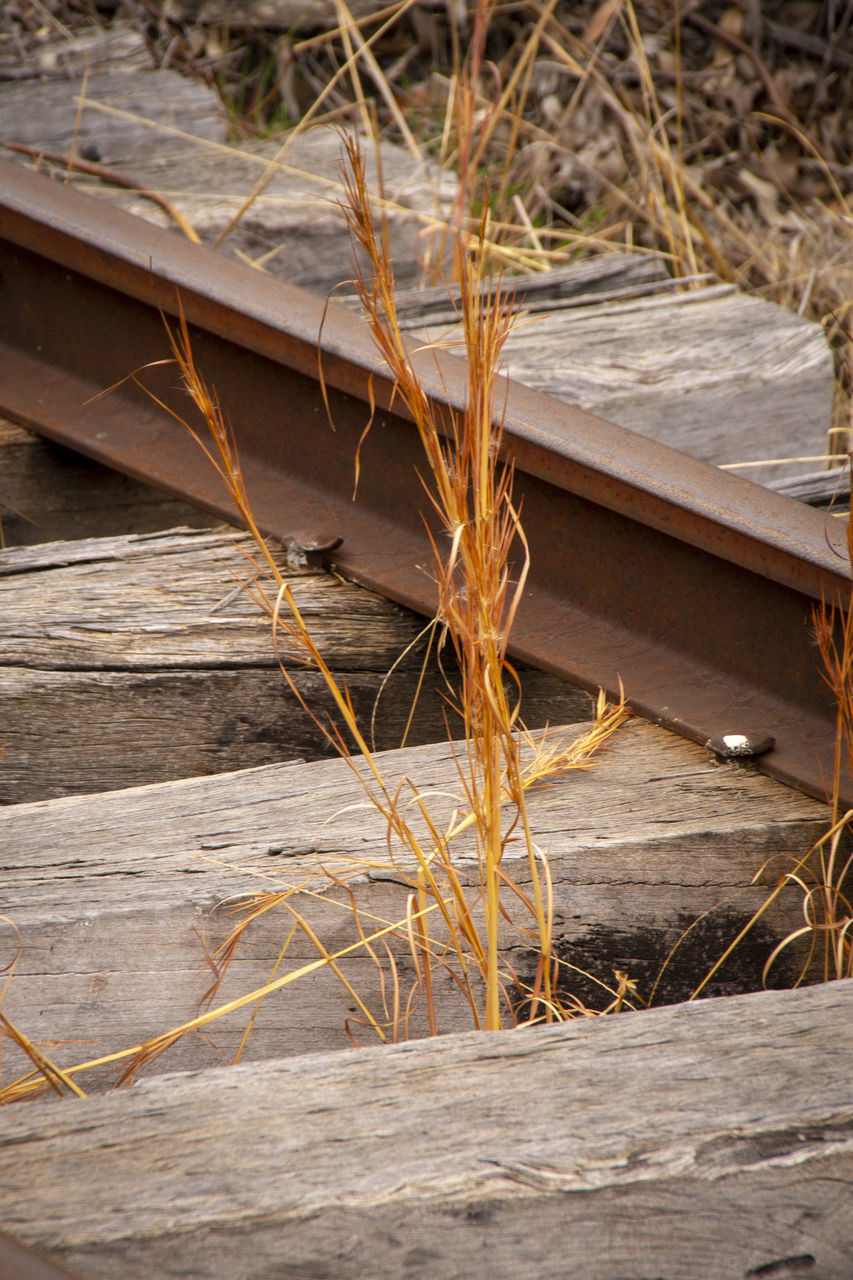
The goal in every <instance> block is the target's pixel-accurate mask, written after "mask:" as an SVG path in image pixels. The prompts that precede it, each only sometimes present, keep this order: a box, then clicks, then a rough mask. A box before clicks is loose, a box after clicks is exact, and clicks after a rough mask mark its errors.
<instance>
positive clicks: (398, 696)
mask: <svg viewBox="0 0 853 1280" xmlns="http://www.w3.org/2000/svg"><path fill="white" fill-rule="evenodd" d="M245 553H248V554H250V555H252V556H254V558H255V562H256V561H257V551H256V550H255V549H254V547H253V545H252V543H251V539H250V538H248V537H247V536H246V535H244V534H238V533H236V532H235V531H221V530H220V531H216V532H214V531H202V530H196V531H193V530H189V529H184V530H178V531H172V532H168V533H162V534H147V535H141V536H140V535H131V536H129V537H125V538H96V539H89V540H81V541H77V542H57V543H52V544H46V545H39V546H35V547H32V548H21V547H18V548H13V549H11V550H8V551H0V616H2V618H3V626H2V631H0V725H2V732H3V738H4V740H5V743H6V747H5V751H4V754H3V757H2V760H0V803H2V802H5V803H21V802H24V801H31V800H41V799H48V798H50V797H54V796H59V795H72V794H80V793H87V792H92V791H102V790H107V789H112V788H117V787H127V786H135V785H138V784H142V783H149V782H163V781H167V780H170V779H173V778H183V777H188V776H191V775H199V774H207V773H217V772H224V771H226V770H229V769H236V768H241V767H242V768H247V767H250V766H252V765H259V764H268V763H272V762H276V761H280V760H292V759H296V758H306V759H316V758H318V757H324V756H325V757H328V756H329V755H330V754H333V753H332V752H331V750H330V748H329V745H328V742H327V741H326V739H325V738H324V736H323V734H322V733H321V731H320V730H319V728H318V727H317V725H316V724H315V722H314V721H313V720H312V719H311V716H310V715H308V714H307V713H306V712H305V711H304V710H303V709H302V708H301V707H300V706H299V704H298V701H297V699H296V697H295V696H294V695H293V693H291V692H290V691H289V690H288V688H287V685H286V683H285V681H284V678H283V676H282V674H281V670H280V668H279V663H278V657H277V655H276V648H275V645H274V643H273V639H272V628H271V625H270V619H269V618H268V617H267V615H266V614H264V613H263V611H262V610H261V608H260V607H259V606H258V605H257V604H256V603H255V602H254V601H253V600H252V599H251V598H250V596H249V594H248V592H247V591H245V590H243V589H242V587H241V585H240V584H241V582H245V583H246V584H247V585H249V586H251V583H252V579H253V577H254V576H256V574H257V572H258V570H257V566H256V563H254V564H253V562H252V561H251V560H249V559H247V554H245ZM277 556H278V561H279V564H280V567H281V569H282V572H283V573H284V574H285V575H286V576H287V578H288V580H289V581H290V582H291V584H292V586H293V590H294V594H295V597H296V600H297V602H298V604H299V608H300V610H301V611H302V613H303V615H304V617H305V619H306V622H307V623H308V625H309V626H310V628H311V632H312V635H313V637H314V640H315V642H316V643H317V645H318V647H319V649H320V652H321V653H322V654H323V656H324V658H325V660H326V661H327V662H328V663H329V664H330V666H331V667H332V669H333V671H334V672H335V673H336V676H337V678H338V679H339V680H340V681H341V682H343V683H345V684H346V686H347V687H348V688H349V690H350V693H351V696H352V699H353V703H354V705H355V707H356V710H357V712H358V714H359V717H360V720H361V722H362V726H363V730H364V733H365V734H366V736H367V738H368V741H370V740H373V741H374V742H375V744H376V746H377V747H378V749H380V750H382V749H386V748H390V747H396V746H399V744H400V743H401V742H402V741H403V739H404V735H405V734H406V725H407V722H408V720H409V716H410V713H413V714H412V722H411V725H410V727H409V732H408V739H407V740H408V741H409V742H410V743H412V744H418V743H424V742H435V741H437V740H439V739H445V740H446V738H447V734H448V726H449V728H450V732H451V733H452V732H453V731H454V727H456V726H458V718H457V717H456V716H455V715H454V713H453V712H452V711H451V710H450V709H449V707H448V702H447V698H446V696H445V695H446V693H447V691H448V685H447V683H446V676H447V674H450V675H452V672H453V660H452V655H451V654H450V652H449V646H447V648H446V649H444V651H443V652H442V654H441V657H440V658H438V657H437V656H436V655H437V653H438V650H439V648H440V646H441V642H442V637H441V633H440V630H439V631H438V632H437V633H436V634H434V635H433V637H432V641H433V643H432V645H431V646H430V645H429V643H428V637H427V635H426V634H425V633H424V627H425V622H424V619H422V618H420V617H418V616H417V615H415V614H413V613H411V612H410V611H408V610H406V609H401V608H399V607H398V606H397V605H394V604H391V603H390V602H389V601H387V600H384V599H383V598H382V597H380V596H377V595H375V594H374V593H373V592H370V591H364V590H362V589H361V588H360V587H357V586H355V585H353V584H351V583H347V582H344V581H343V580H342V579H341V578H339V577H337V576H336V575H335V574H333V573H327V572H322V571H320V570H318V571H315V572H305V571H301V570H298V569H288V566H287V563H286V557H285V556H284V554H283V553H282V552H278V553H277ZM266 586H267V589H268V591H269V592H270V598H271V599H272V600H273V601H274V599H275V586H274V584H273V583H272V579H271V576H270V577H269V581H267V583H266ZM280 641H281V647H280V653H281V656H282V658H283V659H284V661H285V662H286V663H287V665H288V668H289V670H290V671H291V672H292V674H293V676H294V679H295V681H296V684H297V686H298V688H299V689H300V691H301V692H302V694H303V696H304V697H305V698H306V700H307V701H308V704H309V706H310V707H311V708H312V710H313V711H314V712H315V713H316V714H317V715H319V716H321V717H322V716H323V715H325V714H326V713H327V712H329V711H332V710H333V704H332V702H331V699H330V698H329V697H328V696H326V695H325V692H324V687H323V682H322V679H321V678H320V677H319V676H318V675H317V674H316V673H315V672H312V671H310V670H308V669H306V668H305V667H304V666H302V665H300V664H299V663H298V662H293V661H291V660H290V655H289V654H288V649H287V645H286V643H285V641H284V638H283V637H280ZM426 659H429V660H428V661H426V665H425V660H426ZM443 671H444V673H445V674H443ZM422 673H423V680H421V676H422ZM521 675H522V681H523V688H524V714H525V719H526V721H527V723H528V724H530V725H531V726H541V725H543V724H545V723H546V722H547V721H549V720H550V721H551V722H552V723H553V722H557V723H569V722H572V721H578V720H585V719H588V718H589V717H590V714H591V708H592V701H591V699H590V697H589V695H588V694H586V693H584V692H582V691H581V690H579V689H575V688H573V687H572V686H571V685H569V684H567V683H566V682H565V681H563V680H560V679H558V678H557V677H555V676H550V675H547V674H545V673H544V672H541V671H535V670H533V669H532V668H529V667H523V666H522V667H521ZM419 685H420V690H421V691H420V694H418V688H419ZM413 709H414V710H413Z"/></svg>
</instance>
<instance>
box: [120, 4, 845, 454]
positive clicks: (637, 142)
mask: <svg viewBox="0 0 853 1280" xmlns="http://www.w3.org/2000/svg"><path fill="white" fill-rule="evenodd" d="M139 7H140V8H142V6H139ZM277 8H278V9H279V10H280V12H281V13H282V22H283V23H285V24H286V25H287V24H288V7H287V6H285V5H284V4H282V5H278V6H277V5H275V4H272V5H270V4H268V5H265V6H261V5H252V4H245V5H243V6H234V5H232V6H219V9H221V10H222V14H221V15H220V16H224V14H225V12H226V11H228V10H230V12H231V14H232V15H233V14H234V12H235V10H240V11H241V12H242V13H245V14H246V15H247V17H248V18H251V14H252V12H253V11H255V12H257V11H260V10H261V9H263V11H264V12H266V13H272V12H274V11H275V10H276V9H277ZM303 8H305V7H303ZM145 9H146V11H147V14H148V16H149V23H148V27H147V30H148V32H149V36H150V38H151V41H152V48H153V50H154V52H155V55H156V56H157V57H159V58H160V59H168V60H170V61H171V62H173V63H174V62H177V63H181V62H182V63H183V64H184V65H186V66H187V68H188V69H191V70H192V71H194V72H195V73H197V74H200V75H204V76H206V77H207V78H209V79H211V80H212V81H213V82H214V83H215V84H216V85H217V87H218V88H219V90H220V92H221V94H222V96H223V99H224V101H225V102H226V103H228V104H229V106H230V109H231V111H232V116H233V120H234V124H235V128H240V129H244V130H250V131H252V130H254V131H257V130H267V131H268V130H270V129H275V128H279V127H281V126H282V125H288V124H289V125H292V124H293V123H294V122H295V121H297V120H301V119H303V118H304V117H305V115H306V113H307V112H309V111H311V110H312V109H313V108H314V104H315V103H317V101H318V100H319V99H321V98H322V107H321V112H322V114H324V115H325V117H326V118H330V117H331V118H334V119H336V120H339V121H341V120H344V121H345V120H347V119H348V118H350V119H351V118H352V115H353V113H354V112H358V113H359V114H360V115H361V116H362V117H364V118H370V119H375V120H376V121H377V122H378V127H379V129H380V131H381V133H382V134H383V135H384V136H387V137H390V138H392V139H393V140H395V141H398V142H400V143H401V144H402V145H404V146H407V147H409V148H410V149H413V150H415V151H417V153H418V154H420V155H422V156H428V157H430V158H433V159H436V160H438V161H439V162H440V164H441V165H442V166H443V167H445V168H448V169H450V170H451V171H453V172H454V173H455V174H456V175H457V176H458V177H459V179H460V182H461V191H462V199H463V201H465V202H467V211H468V212H471V213H474V214H477V213H478V212H479V208H480V203H481V201H482V199H483V197H484V178H485V176H486V175H488V187H489V190H488V195H487V197H486V198H487V199H488V201H489V203H490V206H491V216H492V229H491V235H492V237H493V238H494V239H495V241H496V242H497V243H499V244H502V245H505V246H511V247H513V248H515V249H517V250H518V251H519V259H518V262H519V265H521V266H523V267H525V268H526V269H528V270H530V269H536V268H542V267H545V266H550V265H554V264H559V263H562V262H565V261H567V260H569V259H571V258H573V257H575V256H577V255H579V254H584V253H589V252H600V251H604V250H606V249H608V248H612V247H614V246H619V245H623V246H624V245H627V246H630V247H640V248H643V249H647V250H650V251H654V252H656V253H659V254H662V255H664V256H665V258H666V259H667V260H668V262H669V264H670V267H671V270H672V271H673V273H674V274H679V275H688V276H689V275H695V274H697V273H699V272H704V271H710V272H712V273H714V274H715V275H717V276H719V277H722V278H723V279H726V280H731V281H733V282H735V283H737V284H738V285H740V286H741V287H743V288H745V289H747V290H750V291H753V292H756V293H758V294H760V295H761V296H762V297H764V298H766V299H769V300H772V301H775V302H779V303H781V304H783V305H785V306H787V307H790V308H791V309H793V310H795V311H797V312H798V313H800V314H802V315H806V316H808V317H809V318H811V319H814V320H817V321H819V322H820V323H821V324H822V325H823V327H824V329H825V331H826V334H827V337H828V339H829V341H830V343H831V344H832V346H833V350H834V352H835V356H836V362H837V371H838V387H839V402H838V405H837V412H836V423H835V425H836V427H838V428H845V427H849V426H850V397H849V393H850V387H851V378H853V356H852V355H851V352H853V337H851V334H853V218H851V213H853V208H851V190H853V5H851V4H850V3H849V0H848V3H846V4H842V3H835V2H833V3H830V2H829V0H825V2H823V3H821V2H820V0H799V2H798V3H789V4H786V5H784V6H775V5H762V4H761V3H760V0H743V2H742V3H740V4H726V3H719V2H717V3H702V2H697V0H686V2H685V3H680V4H679V3H676V4H673V3H665V2H664V0H659V2H657V3H656V2H655V0H602V2H600V3H594V2H593V0H583V2H582V3H572V4H569V3H567V2H566V0H523V2H522V3H512V4H494V5H492V6H489V8H488V11H487V13H486V19H485V22H483V23H479V16H480V13H482V6H481V7H480V13H478V10H477V7H476V6H474V5H473V4H470V3H469V4H468V5H467V6H466V5H465V4H464V3H463V4H456V5H452V6H451V5H447V6H444V5H436V4H423V3H418V4H414V3H403V4H398V5H395V6H387V7H384V8H382V9H379V7H378V6H377V5H376V4H367V5H365V4H363V3H362V5H360V6H358V7H356V6H355V5H353V10H352V11H351V10H350V9H349V8H348V7H347V4H346V3H345V0H335V5H334V7H333V8H332V6H330V16H329V18H328V20H327V21H326V23H325V27H324V29H320V30H312V29H311V28H310V25H309V24H310V22H311V18H310V17H305V18H301V19H300V20H299V22H298V23H294V22H293V18H292V16H291V17H290V19H289V22H290V23H293V26H291V27H290V29H273V28H272V27H270V26H264V25H261V24H260V23H259V22H252V21H247V22H246V23H245V25H241V24H238V23H237V22H235V20H234V18H233V17H232V19H231V20H230V22H229V24H228V25H223V24H219V23H216V22H208V23H206V24H203V25H202V24H199V23H198V21H197V18H198V17H199V16H203V15H204V14H205V13H207V14H210V15H211V16H214V17H215V16H216V14H217V6H216V5H211V4H207V5H200V4H198V3H192V2H191V0H166V2H165V3H163V4H159V5H152V4H148V5H146V6H145ZM365 9H366V10H368V11H369V10H373V12H372V13H370V12H368V13H367V14H365ZM312 11H313V12H315V13H320V12H321V11H320V10H318V9H317V8H316V7H315V8H313V10H312ZM290 12H291V13H292V7H291V10H290ZM332 15H333V16H332ZM267 21H268V19H267ZM315 21H316V19H315ZM329 28H331V29H329ZM336 28H337V29H336ZM478 42H480V43H481V45H482V52H481V56H482V70H481V73H480V77H479V91H480V94H481V98H480V101H479V103H478V104H477V110H476V115H475V118H474V119H473V120H472V122H471V123H472V126H473V127H472V130H471V134H470V136H466V134H465V131H464V130H460V129H459V127H458V102H457V101H456V94H457V92H458V86H459V83H460V74H459V73H460V68H461V64H462V58H463V55H464V53H465V52H466V51H468V50H469V49H470V48H471V47H472V45H474V44H476V43H478ZM344 69H346V70H345V73H342V72H343V71H344ZM330 85H331V86H332V87H331V88H330ZM836 443H837V446H838V447H840V448H841V449H842V451H843V450H844V449H845V448H846V446H847V440H846V438H841V439H840V440H838V441H837V442H836Z"/></svg>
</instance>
